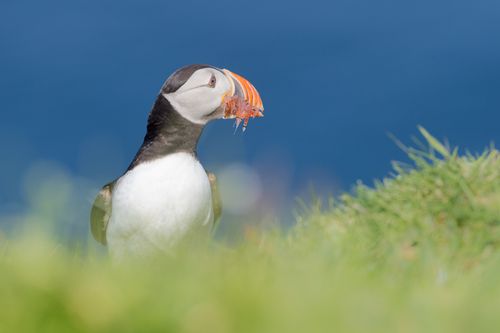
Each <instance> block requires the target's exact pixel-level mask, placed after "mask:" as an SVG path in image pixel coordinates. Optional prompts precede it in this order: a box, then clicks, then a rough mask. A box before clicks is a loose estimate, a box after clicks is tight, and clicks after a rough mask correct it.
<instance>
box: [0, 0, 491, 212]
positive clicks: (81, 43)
mask: <svg viewBox="0 0 500 333" xmlns="http://www.w3.org/2000/svg"><path fill="white" fill-rule="evenodd" d="M499 36H500V2H499V1H498V0H469V1H465V0H433V1H428V0H423V1H401V0H380V1H373V0H354V1H353V0H350V1H348V0H338V1H317V0H311V1H306V2H302V1H301V2H294V1H250V2H248V1H247V2H236V1H156V0H143V1H128V0H121V1H105V0H104V1H103V0H100V1H79V0H73V1H68V0H64V1H55V0H47V1H24V0H2V1H1V3H0V50H1V51H0V102H1V104H0V105H1V107H0V110H1V120H0V153H1V156H2V163H1V164H0V171H1V173H0V203H1V205H0V209H1V210H2V211H9V212H10V211H18V210H22V209H23V205H25V203H26V201H29V193H28V194H27V192H29V191H27V190H26V189H27V188H30V187H32V186H36V182H34V183H33V184H31V183H30V179H32V178H30V174H31V173H32V172H33V171H32V170H31V169H32V168H33V165H40V163H42V165H45V167H42V169H43V168H48V167H47V166H46V165H52V166H54V168H56V169H58V170H64V172H66V173H67V174H69V175H71V177H74V178H77V179H84V180H86V181H88V182H89V183H90V184H91V185H92V186H90V187H92V188H93V186H94V185H95V186H98V185H102V184H104V183H105V182H106V181H109V180H111V179H114V178H115V177H116V176H118V175H119V174H120V173H121V172H122V171H123V170H124V169H125V168H126V167H127V165H128V163H129V162H130V160H131V158H132V157H133V155H134V154H135V152H136V151H137V148H138V147H139V145H140V143H141V141H142V137H143V135H144V131H145V121H146V118H147V114H148V112H149V110H150V107H151V105H152V103H153V101H154V99H155V96H156V94H157V92H158V90H159V88H160V86H161V85H162V83H163V81H164V80H165V79H166V78H167V77H168V75H170V73H171V72H173V71H174V70H175V69H177V68H178V67H180V66H183V65H185V64H190V63H209V64H212V65H215V66H219V67H223V68H228V69H230V70H232V71H234V72H236V73H239V74H242V75H244V76H246V77H247V78H248V79H249V80H250V81H251V82H252V83H253V84H254V85H255V86H256V87H257V89H258V90H259V91H260V93H261V96H262V98H263V100H264V105H265V108H266V117H265V118H264V119H263V120H254V121H251V122H250V125H249V127H248V131H247V132H246V133H245V134H243V135H242V134H236V135H233V129H232V123H231V122H228V121H226V122H224V121H219V122H215V123H212V124H210V125H209V126H208V128H207V129H206V131H205V133H204V135H203V138H202V140H201V143H200V147H199V154H200V158H201V160H202V161H203V162H204V164H205V165H206V166H207V167H208V168H209V169H214V170H218V169H220V168H221V167H223V166H224V165H225V164H227V163H234V162H243V163H246V164H248V165H250V166H252V167H254V168H255V169H256V170H257V172H258V173H259V174H260V175H261V177H262V180H263V182H264V186H265V187H266V190H267V191H270V193H274V194H273V195H274V196H286V199H283V200H284V202H289V201H290V200H293V197H294V196H296V195H302V194H303V193H304V191H305V189H306V188H307V185H308V184H309V183H310V182H312V183H313V184H316V187H317V188H318V189H319V191H327V192H329V191H331V192H333V193H336V192H338V191H340V190H349V189H350V188H351V186H352V185H353V183H355V181H356V180H358V179H360V180H362V181H364V182H366V183H368V184H370V183H371V182H372V180H373V179H376V178H381V177H384V176H385V175H387V174H388V173H389V172H390V170H391V165H390V162H391V161H392V160H404V159H405V156H404V153H403V152H402V151H400V150H399V148H397V147H396V145H395V144H394V142H393V141H391V139H389V138H388V135H387V134H388V133H392V134H394V135H395V136H396V137H398V138H399V139H401V140H403V141H405V142H409V140H410V138H411V136H414V135H417V133H418V132H417V129H416V126H417V125H419V124H420V125H423V126H424V127H426V128H427V129H428V130H429V131H430V132H431V133H433V134H434V135H435V136H437V137H438V138H440V139H442V138H448V139H449V141H450V143H451V144H452V145H459V146H460V147H462V148H466V149H469V150H471V151H482V150H483V149H484V148H485V147H486V146H488V145H489V144H490V143H491V142H499V141H500V125H499V124H500V38H499ZM43 163H45V164H43ZM30 170H31V171H30ZM35 178H36V177H35ZM277 188H278V189H277ZM273 191H276V192H273ZM85 209H88V207H86V208H85Z"/></svg>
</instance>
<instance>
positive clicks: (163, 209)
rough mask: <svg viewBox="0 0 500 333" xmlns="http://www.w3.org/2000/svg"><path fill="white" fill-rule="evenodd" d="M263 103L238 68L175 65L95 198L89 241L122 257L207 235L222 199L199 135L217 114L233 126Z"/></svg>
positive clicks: (167, 249)
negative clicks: (120, 167) (134, 144)
mask: <svg viewBox="0 0 500 333" xmlns="http://www.w3.org/2000/svg"><path fill="white" fill-rule="evenodd" d="M235 101H236V102H237V103H235ZM248 110H251V111H253V112H248ZM263 110H264V108H263V104H262V100H261V98H260V95H259V93H258V92H257V90H256V89H255V87H254V86H253V85H252V84H251V83H250V82H249V81H248V80H246V79H245V78H244V77H242V76H240V75H238V74H235V73H233V72H231V71H229V70H227V69H220V68H217V67H215V66H211V65H204V64H194V65H188V66H185V67H182V68H180V69H178V70H176V71H175V72H174V73H173V74H172V75H170V76H169V77H168V78H167V80H166V81H165V83H164V84H163V86H162V87H161V89H160V92H159V94H158V96H157V98H156V101H155V102H154V104H153V107H152V110H151V112H150V113H149V117H148V120H147V130H146V135H145V136H144V141H143V143H142V145H141V146H140V148H139V150H138V152H137V153H136V155H135V157H134V158H133V160H132V162H131V163H130V165H129V166H128V168H127V169H126V170H125V172H124V173H123V174H122V175H121V176H120V177H118V178H117V179H115V180H113V181H111V182H109V183H107V184H106V185H104V186H103V187H102V189H101V190H100V191H99V193H98V194H97V197H96V198H95V201H94V204H93V206H92V209H91V212H90V230H91V233H92V235H93V237H94V238H95V240H96V241H97V242H99V243H101V244H102V245H106V246H107V247H108V249H109V254H110V255H111V257H112V258H113V259H116V260H123V259H125V258H129V257H144V256H148V255H151V254H155V253H161V252H171V251H172V250H173V249H174V248H176V247H177V246H178V245H179V244H180V243H184V242H185V241H187V240H191V241H195V242H198V241H199V240H200V239H209V236H210V234H211V233H212V230H213V229H214V226H215V225H216V222H217V221H218V219H219V218H220V216H221V212H222V209H221V207H222V204H221V199H220V195H219V191H218V188H217V180H216V177H215V175H214V174H213V173H210V172H207V171H206V170H205V168H204V167H203V165H202V164H201V162H200V161H199V159H198V157H197V144H198V140H199V138H200V135H201V134H202V132H203V129H204V127H205V125H206V124H207V123H208V122H210V121H213V120H217V119H236V125H239V124H240V122H241V120H242V119H243V120H244V128H245V127H246V124H247V123H248V118H250V117H251V118H253V117H260V116H262V115H263V113H262V112H263Z"/></svg>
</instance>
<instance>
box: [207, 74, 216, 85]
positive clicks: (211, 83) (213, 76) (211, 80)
mask: <svg viewBox="0 0 500 333" xmlns="http://www.w3.org/2000/svg"><path fill="white" fill-rule="evenodd" d="M216 83H217V79H216V78H215V75H213V74H212V77H211V78H210V81H209V82H208V86H209V87H210V88H215V84H216Z"/></svg>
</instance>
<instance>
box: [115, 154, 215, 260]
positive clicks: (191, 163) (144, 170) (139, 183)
mask: <svg viewBox="0 0 500 333" xmlns="http://www.w3.org/2000/svg"><path fill="white" fill-rule="evenodd" d="M213 218H214V217H213V210H212V195H211V190H210V182H209V180H208V177H207V174H206V172H205V170H204V169H203V167H202V166H201V164H200V163H199V162H198V160H197V159H196V158H195V157H194V156H193V155H192V154H189V153H184V152H181V153H174V154H170V155H167V156H165V157H162V158H159V159H156V160H153V161H150V162H144V163H141V164H139V165H138V166H136V167H135V168H134V169H132V170H131V171H129V172H127V173H126V174H125V175H124V176H123V177H121V178H120V179H119V180H118V182H117V184H116V186H115V188H114V189H113V197H112V212H111V218H110V221H109V225H108V230H107V240H108V245H109V249H110V252H111V255H112V256H113V257H115V258H120V257H126V256H130V255H133V256H137V255H138V256H141V255H147V254H149V253H151V252H156V251H158V250H160V251H165V250H169V249H170V248H171V247H172V246H173V245H175V244H176V243H178V242H179V241H180V240H182V239H185V238H186V237H188V236H197V235H200V234H203V235H207V234H208V233H209V230H210V228H211V225H212V223H213Z"/></svg>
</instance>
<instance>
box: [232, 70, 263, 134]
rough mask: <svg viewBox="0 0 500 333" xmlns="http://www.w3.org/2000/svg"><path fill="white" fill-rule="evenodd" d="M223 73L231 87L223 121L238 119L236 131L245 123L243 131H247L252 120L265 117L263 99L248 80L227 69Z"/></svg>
mask: <svg viewBox="0 0 500 333" xmlns="http://www.w3.org/2000/svg"><path fill="white" fill-rule="evenodd" d="M222 71H223V72H224V74H225V75H226V77H227V78H228V80H229V82H230V85H231V88H230V90H229V91H228V93H227V94H226V95H225V96H224V101H223V108H224V115H223V119H236V122H235V127H236V129H238V127H239V126H240V124H241V123H242V122H243V127H242V131H245V129H246V128H247V125H248V120H249V119H250V118H259V117H264V106H263V104H262V99H261V98H260V95H259V92H258V91H257V89H255V87H254V86H253V85H252V84H251V83H250V82H249V81H248V80H247V79H245V78H244V77H242V76H240V75H238V74H236V73H233V72H231V71H229V70H227V69H223V70H222Z"/></svg>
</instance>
